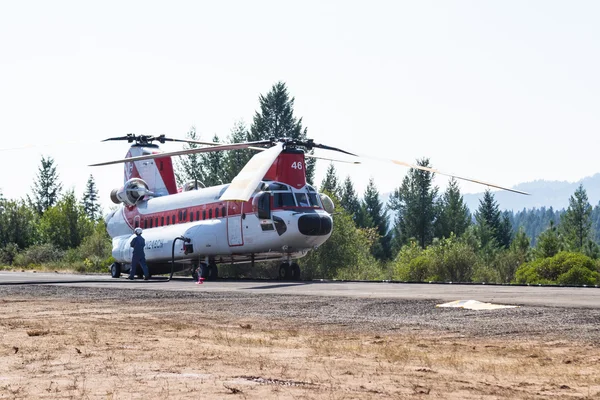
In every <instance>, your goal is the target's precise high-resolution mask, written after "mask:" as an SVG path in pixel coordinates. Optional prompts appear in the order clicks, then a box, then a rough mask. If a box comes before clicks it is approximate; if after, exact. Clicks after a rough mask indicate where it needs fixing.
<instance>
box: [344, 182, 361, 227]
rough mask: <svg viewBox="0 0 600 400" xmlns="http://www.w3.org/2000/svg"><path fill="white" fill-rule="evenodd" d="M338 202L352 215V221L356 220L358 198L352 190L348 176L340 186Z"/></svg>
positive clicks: (358, 207) (358, 206)
mask: <svg viewBox="0 0 600 400" xmlns="http://www.w3.org/2000/svg"><path fill="white" fill-rule="evenodd" d="M340 204H341V206H342V207H343V208H344V209H345V210H346V211H347V212H348V214H350V215H351V216H352V219H353V220H354V222H356V220H357V218H358V213H359V212H360V200H359V199H358V195H357V194H356V191H355V190H354V184H353V183H352V179H350V176H347V177H346V180H345V181H344V185H343V186H342V189H341V200H340Z"/></svg>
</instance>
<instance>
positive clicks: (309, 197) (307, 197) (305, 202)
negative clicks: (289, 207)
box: [296, 193, 320, 207]
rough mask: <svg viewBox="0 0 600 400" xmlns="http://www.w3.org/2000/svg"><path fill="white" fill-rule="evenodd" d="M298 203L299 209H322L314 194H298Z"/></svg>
mask: <svg viewBox="0 0 600 400" xmlns="http://www.w3.org/2000/svg"><path fill="white" fill-rule="evenodd" d="M296 201H297V202H298V206H299V207H320V205H319V202H318V201H317V195H316V194H314V193H296Z"/></svg>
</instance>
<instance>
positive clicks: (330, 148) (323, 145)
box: [312, 143, 358, 157]
mask: <svg viewBox="0 0 600 400" xmlns="http://www.w3.org/2000/svg"><path fill="white" fill-rule="evenodd" d="M312 146H313V147H316V148H318V149H324V150H332V151H339V152H340V153H344V154H349V155H351V156H355V157H358V156H357V155H356V154H354V153H350V152H349V151H346V150H342V149H339V148H337V147H331V146H327V145H325V144H319V143H312Z"/></svg>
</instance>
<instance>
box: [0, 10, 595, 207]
mask: <svg viewBox="0 0 600 400" xmlns="http://www.w3.org/2000/svg"><path fill="white" fill-rule="evenodd" d="M599 18H600V3H598V2H596V1H575V2H566V1H546V0H544V1H527V2H523V1H496V2H491V1H486V2H483V1H436V2H431V1H410V2H404V1H387V2H383V1H369V2H366V1H365V2H351V1H336V2H334V1H327V2H326V1H303V2H284V1H221V2H217V1H210V2H208V1H205V2H203V1H170V2H153V1H103V2H96V3H94V4H92V3H91V2H82V1H73V2H66V1H52V2H49V1H4V2H1V3H0V138H1V139H2V142H1V143H0V171H1V172H0V190H2V192H3V193H4V195H5V197H8V198H19V197H23V196H24V195H25V194H26V193H29V192H30V189H31V185H32V182H33V180H34V179H35V174H36V171H37V168H38V166H39V161H40V157H41V155H42V154H43V155H48V156H52V157H54V158H55V160H56V163H57V165H58V170H59V173H60V177H61V180H62V181H63V184H64V186H65V188H75V190H76V192H77V195H78V197H79V196H81V193H82V192H83V189H84V186H85V182H86V180H87V178H88V176H89V175H90V173H92V174H93V175H94V177H95V178H96V181H97V184H98V188H99V191H100V196H101V198H102V200H103V204H105V205H106V206H108V205H109V204H110V200H108V195H109V192H110V190H111V189H112V188H114V187H119V186H121V185H122V183H123V182H122V167H121V166H112V167H100V168H91V167H87V165H88V164H89V163H91V162H99V161H105V160H110V159H115V158H121V157H122V156H123V155H124V154H125V153H126V151H127V145H126V144H125V143H118V142H117V143H100V140H102V139H104V138H107V137H111V136H120V135H124V134H126V133H130V132H133V133H138V134H162V133H164V134H166V135H169V136H173V137H180V138H183V137H184V135H185V133H186V132H187V131H188V129H189V128H190V127H191V126H192V125H193V126H195V127H196V129H197V130H198V132H200V133H201V135H202V137H203V138H205V139H210V138H211V137H212V135H213V134H215V133H217V134H219V136H221V137H225V136H226V135H227V134H229V131H230V129H231V128H232V126H233V125H234V122H235V121H237V120H239V119H243V120H244V121H245V122H246V123H247V124H248V125H249V124H250V123H251V122H252V116H253V114H254V111H255V110H256V109H257V108H258V96H259V94H261V93H262V94H264V93H266V92H267V91H268V90H269V89H270V88H271V86H272V85H273V84H274V83H275V82H277V81H279V80H281V81H284V82H286V83H287V85H288V88H289V90H290V93H291V94H292V95H293V96H294V97H295V98H296V103H295V104H296V107H295V113H296V116H297V117H303V123H304V126H306V127H307V128H308V134H309V137H311V138H314V139H315V141H317V142H321V143H325V144H328V145H331V146H338V147H342V148H344V149H347V150H349V151H354V152H361V153H368V154H374V155H379V156H382V157H390V158H397V159H401V160H405V161H409V162H413V161H414V160H415V159H416V158H420V157H424V156H426V157H429V158H430V159H431V163H432V165H433V166H434V167H437V168H439V169H441V170H445V171H448V172H454V173H457V174H462V175H466V176H471V177H474V178H479V179H482V180H487V181H492V182H495V183H498V184H501V185H507V186H512V185H515V184H517V183H520V182H525V181H530V180H534V179H553V180H554V179H555V180H570V181H575V180H578V179H580V178H582V177H584V176H588V175H592V174H594V173H596V172H599V171H600V160H599V157H598V153H599V152H600V150H599V148H598V145H597V144H598V140H597V134H598V132H599V131H600V129H599V128H600V112H599V110H600V49H599V43H600V24H598V19H599ZM70 142H78V143H79V144H69V143H70ZM32 143H38V144H40V145H42V146H41V147H34V148H28V149H22V150H6V149H11V148H18V147H22V146H26V145H29V144H32ZM163 148H164V149H165V150H177V149H179V148H180V146H179V145H174V144H170V145H165V146H164V147H163ZM321 154H328V153H321ZM326 168H327V163H326V162H320V163H319V165H318V170H317V182H320V181H321V179H322V177H323V175H324V173H325V170H326ZM337 168H338V171H339V175H340V178H342V179H343V178H344V177H345V176H346V175H347V174H350V175H351V176H352V178H353V180H354V182H355V185H356V187H357V189H358V190H359V192H360V193H362V191H363V190H364V188H365V187H366V185H367V182H368V179H369V177H370V176H372V177H373V178H374V179H375V183H376V184H377V186H378V188H379V189H380V191H381V192H388V191H391V190H393V188H394V187H397V186H398V185H399V184H400V182H401V179H402V177H403V176H404V174H405V173H406V170H405V169H403V168H400V167H393V166H388V165H386V164H369V165H364V166H346V165H340V164H338V165H337ZM437 183H438V184H439V185H440V186H441V187H442V188H443V187H444V186H445V184H446V179H445V178H442V177H439V178H438V180H437ZM461 187H462V189H463V191H465V192H476V191H481V190H482V189H484V188H482V187H480V186H477V185H473V184H461Z"/></svg>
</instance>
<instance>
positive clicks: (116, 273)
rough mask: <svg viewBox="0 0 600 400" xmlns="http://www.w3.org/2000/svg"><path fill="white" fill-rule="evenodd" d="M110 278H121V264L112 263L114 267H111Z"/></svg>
mask: <svg viewBox="0 0 600 400" xmlns="http://www.w3.org/2000/svg"><path fill="white" fill-rule="evenodd" d="M110 276H112V277H113V278H118V277H120V276H121V264H119V263H112V265H111V266H110Z"/></svg>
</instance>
